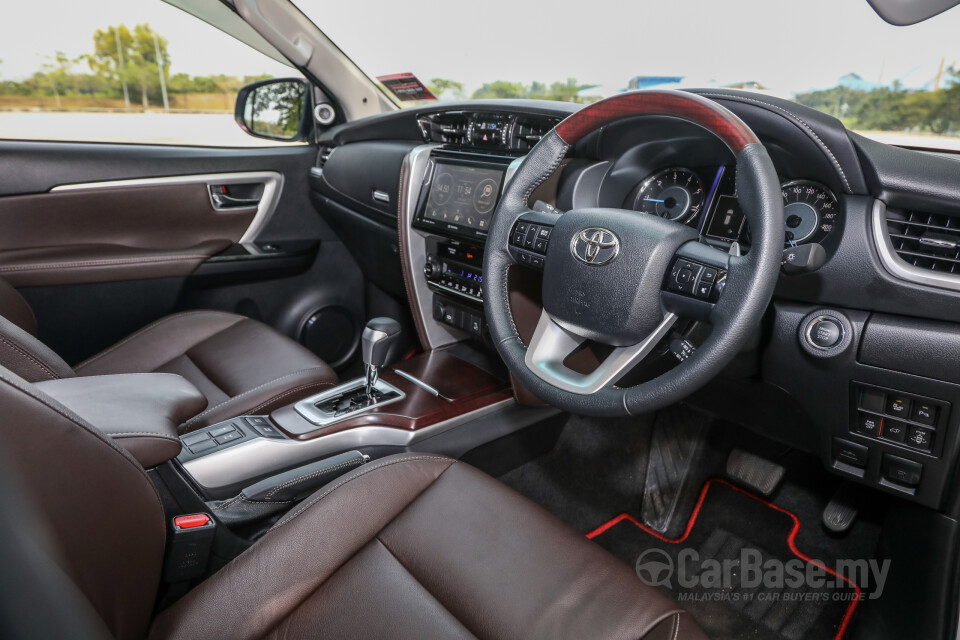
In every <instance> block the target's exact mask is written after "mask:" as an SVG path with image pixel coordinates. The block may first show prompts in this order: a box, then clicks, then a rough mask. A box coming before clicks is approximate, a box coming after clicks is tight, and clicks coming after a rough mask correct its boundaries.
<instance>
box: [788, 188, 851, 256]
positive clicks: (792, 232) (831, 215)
mask: <svg viewBox="0 0 960 640" xmlns="http://www.w3.org/2000/svg"><path fill="white" fill-rule="evenodd" d="M780 190H781V192H782V194H783V216H784V243H785V244H786V245H787V246H789V245H791V244H804V243H807V242H820V241H822V240H823V239H824V238H825V237H826V236H827V235H829V234H830V232H831V231H833V230H834V228H836V227H837V223H838V222H839V220H838V217H837V216H838V215H839V212H838V210H837V198H836V196H834V195H833V193H831V192H830V190H829V189H827V188H826V187H824V186H823V185H821V184H818V183H816V182H811V181H809V180H794V181H792V182H785V183H783V184H782V185H780Z"/></svg>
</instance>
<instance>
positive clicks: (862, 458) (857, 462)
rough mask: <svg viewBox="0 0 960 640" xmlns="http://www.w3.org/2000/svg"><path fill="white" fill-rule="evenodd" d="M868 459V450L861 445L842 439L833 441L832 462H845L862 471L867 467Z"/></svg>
mask: <svg viewBox="0 0 960 640" xmlns="http://www.w3.org/2000/svg"><path fill="white" fill-rule="evenodd" d="M869 457H870V449H868V448H867V447H865V446H863V445H862V444H857V443H856V442H850V441H849V440H844V439H843V438H834V439H833V459H834V460H839V461H840V462H845V463H847V464H849V465H853V466H854V467H860V468H861V469H862V468H864V467H866V466H867V460H868V459H869Z"/></svg>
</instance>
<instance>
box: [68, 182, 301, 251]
mask: <svg viewBox="0 0 960 640" xmlns="http://www.w3.org/2000/svg"><path fill="white" fill-rule="evenodd" d="M251 182H262V183H263V195H262V196H261V197H260V204H258V205H257V207H256V211H257V213H256V215H254V216H253V220H251V221H250V226H248V227H247V230H246V231H244V233H243V236H242V237H241V238H240V239H239V240H237V242H238V243H240V244H243V243H245V242H253V241H255V240H256V239H257V236H258V235H260V232H261V231H263V229H264V227H266V226H267V223H268V222H270V218H272V217H273V213H274V211H276V209H277V203H278V202H279V201H280V192H281V191H282V190H283V174H281V173H277V172H276V171H243V172H236V173H204V174H196V175H185V176H165V177H161V178H134V179H131V180H109V181H106V182H79V183H76V184H61V185H57V186H56V187H53V188H52V189H50V191H51V192H55V191H88V190H92V189H120V188H126V187H149V186H156V185H175V184H197V183H202V184H203V183H205V184H206V185H207V187H210V186H216V185H224V184H249V183H251ZM251 209H253V207H242V208H236V209H223V210H218V213H221V214H225V215H229V214H231V213H249V212H250V210H251Z"/></svg>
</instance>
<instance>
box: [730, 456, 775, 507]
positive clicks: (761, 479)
mask: <svg viewBox="0 0 960 640" xmlns="http://www.w3.org/2000/svg"><path fill="white" fill-rule="evenodd" d="M786 471H787V470H786V469H784V468H783V467H782V466H780V465H779V464H777V463H776V462H772V461H770V460H767V459H766V458H761V457H760V456H758V455H754V454H752V453H747V452H746V451H744V450H742V449H734V450H733V451H731V452H730V456H729V457H728V458H727V475H728V476H730V477H731V478H733V479H734V480H736V481H737V482H739V483H740V484H742V485H745V486H747V487H749V488H751V489H753V490H754V491H756V492H758V493H760V494H761V495H764V496H769V495H770V494H771V493H773V492H774V491H775V490H776V488H777V487H778V486H779V485H780V481H781V480H783V475H784V474H785V473H786Z"/></svg>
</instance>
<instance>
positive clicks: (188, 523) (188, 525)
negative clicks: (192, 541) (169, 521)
mask: <svg viewBox="0 0 960 640" xmlns="http://www.w3.org/2000/svg"><path fill="white" fill-rule="evenodd" d="M209 522H210V516H208V515H207V514H205V513H195V514H193V515H189V516H177V517H176V518H174V519H173V524H174V526H176V527H177V528H178V529H196V528H197V527H202V526H204V525H206V524H207V523H209Z"/></svg>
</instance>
